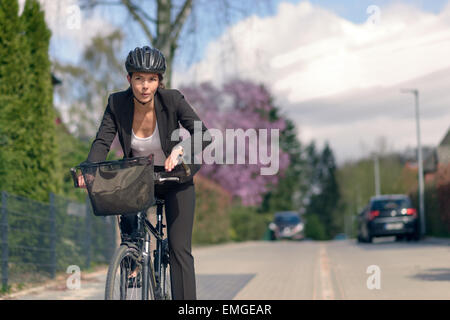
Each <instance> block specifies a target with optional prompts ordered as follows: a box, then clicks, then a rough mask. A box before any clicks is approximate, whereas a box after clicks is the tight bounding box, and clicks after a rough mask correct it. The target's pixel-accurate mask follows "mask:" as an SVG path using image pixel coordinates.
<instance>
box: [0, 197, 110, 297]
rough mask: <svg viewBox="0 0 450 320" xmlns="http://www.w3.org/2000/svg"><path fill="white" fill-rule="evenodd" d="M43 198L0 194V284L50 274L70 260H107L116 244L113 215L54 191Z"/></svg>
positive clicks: (84, 262) (84, 263)
mask: <svg viewBox="0 0 450 320" xmlns="http://www.w3.org/2000/svg"><path fill="white" fill-rule="evenodd" d="M49 196H50V197H49V199H50V201H49V203H42V202H38V201H34V200H31V199H27V198H24V197H19V196H16V195H12V194H9V193H7V192H5V191H2V194H1V198H2V199H1V222H0V231H1V240H0V250H1V278H2V285H3V288H7V287H8V285H10V284H12V283H16V284H20V283H23V284H24V283H29V282H34V281H42V280H45V279H50V278H55V276H56V273H57V272H66V270H67V268H68V267H69V266H72V265H76V266H78V267H80V269H86V268H90V267H91V266H93V265H95V264H103V263H108V262H109V260H110V257H111V256H112V254H113V252H114V249H115V247H116V232H117V231H116V223H115V220H114V217H96V216H94V215H93V213H92V207H91V204H90V202H89V200H88V198H86V201H85V203H80V202H76V201H73V200H69V199H66V198H63V197H60V196H56V195H54V194H50V195H49Z"/></svg>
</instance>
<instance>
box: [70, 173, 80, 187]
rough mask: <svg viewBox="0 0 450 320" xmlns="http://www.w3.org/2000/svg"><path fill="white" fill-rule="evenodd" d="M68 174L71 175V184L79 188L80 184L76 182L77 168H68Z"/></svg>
mask: <svg viewBox="0 0 450 320" xmlns="http://www.w3.org/2000/svg"><path fill="white" fill-rule="evenodd" d="M70 174H71V175H72V180H73V185H74V187H75V188H79V187H80V185H79V184H78V176H77V170H76V169H75V168H70Z"/></svg>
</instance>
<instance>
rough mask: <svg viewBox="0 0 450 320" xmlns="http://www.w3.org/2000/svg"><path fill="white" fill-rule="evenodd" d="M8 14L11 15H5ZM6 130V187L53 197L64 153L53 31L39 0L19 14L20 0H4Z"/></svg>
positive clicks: (1, 88)
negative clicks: (51, 54)
mask: <svg viewBox="0 0 450 320" xmlns="http://www.w3.org/2000/svg"><path fill="white" fill-rule="evenodd" d="M6 17H7V18H6ZM0 18H1V22H0V23H1V24H3V26H2V30H5V32H4V33H3V34H2V35H1V36H0V37H1V40H0V44H1V47H2V49H0V50H2V51H0V59H1V60H2V61H1V63H0V64H1V67H0V68H1V69H0V79H1V81H0V83H1V84H0V93H1V96H2V98H1V99H2V103H1V105H2V106H1V108H2V110H1V117H2V119H1V120H0V123H1V128H2V131H3V135H4V139H3V140H4V144H5V151H4V156H3V157H4V159H5V160H6V161H5V167H6V168H7V171H6V175H5V176H4V183H3V187H4V188H5V189H6V190H8V191H10V192H13V193H16V194H19V195H26V196H28V197H31V198H34V199H36V200H41V201H48V193H49V192H57V191H58V190H59V187H60V181H61V179H60V172H61V169H60V165H59V154H58V151H57V146H56V142H55V123H54V121H55V114H54V109H53V104H52V98H53V96H52V95H53V92H52V82H51V73H50V62H49V59H48V46H49V39H50V31H49V29H48V28H47V26H46V23H45V19H44V12H43V11H41V9H40V5H39V3H38V1H36V0H27V1H26V3H25V7H24V11H23V13H22V15H21V16H20V17H19V16H18V4H17V1H2V3H1V6H0Z"/></svg>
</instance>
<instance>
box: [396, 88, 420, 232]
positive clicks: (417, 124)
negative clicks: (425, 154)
mask: <svg viewBox="0 0 450 320" xmlns="http://www.w3.org/2000/svg"><path fill="white" fill-rule="evenodd" d="M401 92H402V93H412V94H414V97H415V101H416V132H417V148H418V150H417V154H418V163H419V172H418V175H419V214H420V234H421V236H424V235H425V199H424V182H423V159H422V144H421V142H420V115H419V90H417V89H402V90H401Z"/></svg>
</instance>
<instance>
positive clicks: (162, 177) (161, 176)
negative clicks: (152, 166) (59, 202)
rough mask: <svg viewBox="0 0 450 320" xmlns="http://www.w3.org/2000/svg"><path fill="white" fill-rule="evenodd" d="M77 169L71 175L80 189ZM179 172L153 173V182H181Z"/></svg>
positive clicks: (187, 169) (185, 165) (71, 169)
mask: <svg viewBox="0 0 450 320" xmlns="http://www.w3.org/2000/svg"><path fill="white" fill-rule="evenodd" d="M181 165H182V166H183V169H184V172H185V174H186V176H190V175H191V170H190V168H189V166H188V165H187V164H186V163H185V162H184V160H183V159H182V160H181ZM78 167H79V166H77V167H73V168H70V174H71V175H72V180H73V184H74V187H75V188H79V187H80V186H79V184H78V176H77V168H78ZM176 174H177V172H173V173H172V172H164V171H163V172H153V180H154V181H155V182H164V181H176V182H180V177H179V176H178V177H177V176H176Z"/></svg>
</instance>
